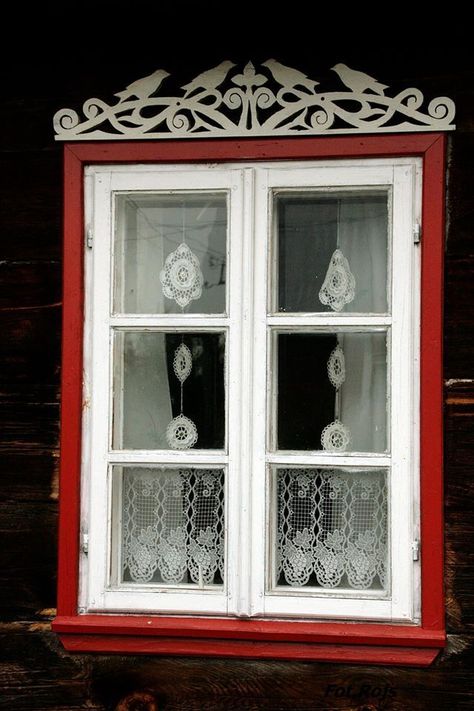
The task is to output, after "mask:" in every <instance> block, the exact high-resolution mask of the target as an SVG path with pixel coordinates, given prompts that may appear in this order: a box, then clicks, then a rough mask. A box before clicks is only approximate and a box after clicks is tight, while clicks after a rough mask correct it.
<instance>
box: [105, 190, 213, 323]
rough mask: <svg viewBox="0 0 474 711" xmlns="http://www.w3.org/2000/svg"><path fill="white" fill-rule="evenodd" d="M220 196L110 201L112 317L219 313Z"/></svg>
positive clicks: (160, 196)
mask: <svg viewBox="0 0 474 711" xmlns="http://www.w3.org/2000/svg"><path fill="white" fill-rule="evenodd" d="M226 203H227V198H226V195H224V194H212V193H210V194H202V193H199V194H191V193H183V194H181V195H169V194H168V195H166V194H151V195H149V194H140V193H138V194H124V195H117V196H116V203H115V208H116V217H115V255H116V258H115V266H114V271H115V300H114V311H115V312H118V313H150V314H151V313H166V314H174V313H181V312H182V311H184V312H186V313H223V312H224V311H225V288H226V287H225V282H226V273H225V270H226V241H227V237H226V235H227V204H226Z"/></svg>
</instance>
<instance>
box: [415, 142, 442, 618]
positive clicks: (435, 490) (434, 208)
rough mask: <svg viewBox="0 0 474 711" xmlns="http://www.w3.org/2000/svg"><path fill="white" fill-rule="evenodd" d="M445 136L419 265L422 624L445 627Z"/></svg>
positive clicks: (429, 177) (437, 148)
mask: <svg viewBox="0 0 474 711" xmlns="http://www.w3.org/2000/svg"><path fill="white" fill-rule="evenodd" d="M444 175H445V136H444V135H441V136H439V137H438V139H437V140H436V141H435V142H434V143H433V144H432V145H431V146H430V148H429V149H428V150H427V151H426V153H425V156H424V176H423V219H422V228H423V236H422V243H421V249H422V267H421V382H420V392H421V432H420V436H421V451H420V454H421V461H420V470H421V501H422V506H421V560H422V568H421V570H422V622H423V626H424V627H427V628H429V629H443V628H444V593H443V548H444V545H443V543H444V541H443V476H442V471H443V467H442V465H443V359H442V345H443V255H444V224H445V214H444V199H445V196H444Z"/></svg>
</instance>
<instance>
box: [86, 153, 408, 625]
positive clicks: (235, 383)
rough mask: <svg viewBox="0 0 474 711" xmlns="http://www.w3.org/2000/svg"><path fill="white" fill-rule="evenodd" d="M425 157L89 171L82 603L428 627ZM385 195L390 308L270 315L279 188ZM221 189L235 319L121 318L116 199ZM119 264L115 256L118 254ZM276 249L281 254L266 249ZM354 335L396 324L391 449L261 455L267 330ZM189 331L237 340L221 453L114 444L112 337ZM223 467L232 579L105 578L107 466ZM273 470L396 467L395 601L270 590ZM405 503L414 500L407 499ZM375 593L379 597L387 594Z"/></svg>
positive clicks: (392, 477) (392, 479)
mask: <svg viewBox="0 0 474 711" xmlns="http://www.w3.org/2000/svg"><path fill="white" fill-rule="evenodd" d="M420 179H421V161H420V160H419V159H415V158H413V159H410V158H400V159H395V160H393V159H375V160H372V159H366V160H364V159H360V160H358V161H357V164H355V163H354V161H349V160H347V161H345V160H343V161H308V162H305V161H297V162H284V163H277V162H275V163H258V164H248V163H245V164H244V163H241V164H239V163H235V164H222V165H217V166H216V165H212V166H206V167H203V166H202V165H172V166H168V165H167V166H157V165H138V166H133V167H130V166H121V165H116V166H100V167H95V166H91V167H89V168H87V169H86V182H85V198H86V227H87V228H90V229H92V231H93V234H94V247H93V249H92V250H86V255H85V262H86V263H85V290H86V306H85V338H84V401H85V403H86V406H85V408H84V417H83V445H82V452H83V478H82V481H83V483H82V513H81V516H82V529H83V530H84V531H87V532H88V534H89V552H88V555H87V556H86V555H83V556H82V558H81V582H80V607H81V610H84V611H85V610H87V611H94V612H99V611H133V612H147V613H156V614H160V613H173V614H176V613H180V612H181V613H183V614H193V613H194V614H197V615H206V614H209V615H236V616H242V617H247V616H269V617H299V618H302V617H307V618H323V619H324V618H334V619H344V618H350V619H366V620H397V621H401V620H403V621H414V622H417V621H419V615H420V612H419V606H420V582H419V565H414V563H413V560H412V546H411V544H412V541H413V540H414V538H416V537H417V532H418V527H419V510H418V509H419V491H418V487H419V483H418V479H419V477H418V469H419V451H418V449H419V445H418V440H419V416H418V413H419V389H418V380H419V326H418V323H419V272H420V268H419V254H418V252H419V250H418V249H417V248H415V247H414V245H413V224H414V221H416V220H419V213H420V206H421V197H420ZM376 186H383V187H386V188H388V189H390V190H391V194H392V207H393V210H392V240H391V244H392V253H391V254H390V260H389V261H390V262H391V264H392V268H393V281H392V284H395V285H396V286H395V288H391V314H363V315H360V316H359V315H358V314H352V313H351V314H340V313H338V314H322V315H314V314H309V315H306V314H298V315H295V316H292V315H288V314H281V315H280V314H270V315H268V314H267V303H268V286H269V282H268V276H269V274H271V269H270V268H269V266H268V265H269V264H270V260H269V255H270V237H271V205H270V204H269V196H271V193H272V191H273V190H276V189H288V190H291V189H295V190H296V189H298V190H300V189H305V188H307V189H321V190H322V191H324V192H326V191H327V190H331V189H332V188H334V189H341V188H348V189H350V188H354V189H357V187H360V188H364V187H376ZM161 190H163V191H170V190H188V191H190V190H206V191H212V190H226V191H228V194H229V196H230V197H229V202H230V209H229V236H228V278H227V304H228V309H229V311H228V315H210V316H202V315H199V314H191V315H187V314H184V315H181V314H175V315H169V316H168V315H156V314H138V315H135V314H134V315H126V314H115V315H111V313H112V312H111V294H112V288H111V287H112V272H111V270H112V259H113V229H114V227H113V220H112V214H111V213H112V210H111V205H112V193H113V192H114V191H126V192H127V191H138V192H140V191H161ZM111 255H112V257H111ZM270 256H271V255H270ZM351 325H352V326H357V327H358V328H359V327H360V330H364V329H367V330H370V329H371V328H374V327H383V328H388V329H389V332H390V344H391V345H390V354H391V369H390V370H391V373H390V376H391V379H392V380H391V425H390V428H391V437H390V439H391V452H390V454H389V455H357V454H349V453H345V454H344V455H342V454H336V455H334V454H329V453H326V452H317V453H307V452H306V453H304V452H303V453H301V452H284V453H278V452H273V453H271V452H267V450H266V439H267V428H268V410H269V408H268V392H267V389H268V382H269V379H268V378H267V370H268V337H267V334H268V329H270V328H276V327H278V326H280V327H285V328H295V329H296V330H298V329H299V328H301V327H305V326H306V327H323V326H334V327H336V326H351ZM182 327H185V328H187V329H188V330H192V329H193V328H197V329H205V330H212V329H216V330H226V331H227V354H228V361H227V364H226V374H225V377H226V392H227V411H226V417H227V423H228V426H227V447H228V450H227V451H215V450H212V451H205V450H188V451H185V452H168V451H160V450H157V451H154V450H136V451H135V450H123V451H119V450H111V449H110V448H109V444H108V443H109V430H110V413H111V391H112V374H111V372H110V358H111V342H110V340H111V339H110V333H111V330H112V329H113V328H131V329H133V328H138V329H140V328H147V329H151V330H153V329H156V330H165V329H167V328H178V329H179V328H182ZM113 463H116V464H152V463H156V464H166V463H169V464H173V463H174V464H176V463H182V464H183V465H185V464H189V466H192V465H194V464H196V465H199V464H201V465H204V464H209V465H221V466H222V467H223V468H225V470H226V485H225V486H226V488H225V496H226V502H225V516H226V531H227V535H226V554H225V555H226V566H227V568H226V570H227V572H226V584H225V586H224V588H223V589H222V590H210V589H206V590H205V591H201V590H196V588H194V589H193V588H191V587H189V588H186V587H185V586H182V587H180V588H179V589H178V588H176V587H174V588H173V587H171V586H159V587H158V586H156V585H151V584H149V585H136V584H133V585H127V584H122V585H120V586H115V587H114V586H112V585H111V582H110V576H109V571H110V569H111V566H112V563H113V562H112V561H111V556H110V550H109V548H110V540H111V511H112V488H111V477H110V475H109V471H110V466H111V464H113ZM270 464H273V465H275V464H282V465H289V466H292V465H297V464H300V465H305V466H308V467H309V466H314V467H319V466H328V465H329V466H330V465H333V466H363V467H367V468H371V467H374V468H381V467H386V468H387V469H388V472H389V473H388V482H389V501H390V506H389V512H390V515H389V522H390V523H389V527H390V530H391V531H392V534H391V535H390V545H391V566H392V574H391V594H390V596H389V597H387V598H386V599H382V597H383V596H382V595H381V594H380V592H379V593H374V592H371V591H357V590H342V589H341V590H340V589H333V590H321V591H320V590H317V591H316V590H315V589H314V588H313V589H304V588H302V589H294V588H291V589H289V590H288V591H286V590H285V591H283V590H282V591H281V592H280V590H278V591H275V590H272V591H270V592H268V591H267V586H266V582H267V580H268V579H269V575H268V573H269V571H268V569H267V565H268V561H269V559H270V558H271V556H270V555H269V550H268V546H269V541H271V539H272V536H271V535H270V532H269V526H270V524H271V521H270V519H271V516H270V512H269V502H270V491H269V489H270V481H269V476H268V466H269V465H270ZM407 502H409V503H407ZM377 598H378V599H377Z"/></svg>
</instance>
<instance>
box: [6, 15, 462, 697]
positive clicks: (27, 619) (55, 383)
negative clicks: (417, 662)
mask: <svg viewBox="0 0 474 711" xmlns="http://www.w3.org/2000/svg"><path fill="white" fill-rule="evenodd" d="M42 12H43V10H42ZM132 14H133V13H132ZM161 19H162V18H161ZM175 19H176V18H175ZM299 19H300V22H299V25H300V27H301V18H299ZM404 23H405V24H406V17H405V18H404ZM70 24H71V23H70V22H69V18H68V25H69V26H70ZM91 24H92V23H90V21H89V25H91ZM247 24H248V23H247ZM443 25H444V23H443ZM160 26H161V25H160ZM141 29H142V30H143V22H142V23H141ZM90 30H91V27H90V26H89V27H88V28H87V32H84V33H83V34H82V35H81V36H80V38H76V44H75V45H74V44H71V36H72V35H69V34H68V37H67V41H66V37H65V38H64V39H63V45H64V47H65V48H66V47H67V49H68V50H69V51H70V56H66V53H65V55H64V56H62V55H57V54H55V56H54V61H52V62H51V66H50V67H49V71H45V72H41V71H40V68H37V67H36V63H37V61H38V58H39V57H40V53H38V54H37V55H36V56H35V57H34V61H32V62H31V63H29V64H28V66H26V65H25V66H20V65H21V62H20V59H21V57H18V66H17V67H16V68H15V66H13V64H14V63H12V61H11V58H9V61H8V66H9V68H10V69H9V72H8V77H6V79H5V82H6V83H5V84H4V87H3V88H4V91H10V94H8V93H6V94H4V101H3V102H2V106H1V107H0V140H1V142H0V181H1V186H0V194H1V195H2V202H1V206H0V212H1V218H2V232H1V243H0V334H1V337H0V456H1V463H0V481H1V486H0V538H1V541H2V543H1V548H0V609H1V613H0V614H1V616H2V619H3V620H4V621H5V622H4V624H3V625H2V626H1V627H0V657H1V659H2V664H1V665H0V709H5V711H7V710H8V711H10V710H11V709H15V710H16V709H18V710H19V711H47V710H48V711H51V710H54V711H76V710H77V711H78V710H79V709H81V710H82V711H83V710H84V709H86V708H87V709H90V710H91V711H113V710H114V709H117V708H118V709H119V710H120V711H126V710H127V708H128V709H130V711H132V710H133V711H138V710H139V709H145V710H146V711H152V706H151V704H153V703H156V706H157V708H158V709H159V711H234V710H235V711H237V710H238V711H330V710H331V709H344V710H345V711H349V710H351V711H355V710H356V709H357V710H358V711H374V710H379V709H380V710H381V709H384V710H388V711H426V709H430V711H445V709H452V710H453V711H470V710H471V709H472V708H474V689H473V685H472V674H473V666H474V629H473V625H474V595H473V590H474V554H473V551H474V530H473V528H474V526H473V520H474V517H473V501H474V496H473V489H472V487H473V484H472V481H473V477H472V473H471V472H472V460H473V453H474V407H473V398H474V384H473V378H474V369H473V362H474V343H473V332H474V331H473V325H474V317H473V308H472V304H473V303H474V298H473V297H474V294H473V288H474V201H473V195H472V185H473V177H474V93H473V87H474V81H473V73H472V67H471V70H470V71H469V67H468V66H467V64H466V63H465V62H464V63H463V62H459V61H457V60H456V59H455V58H453V55H452V54H450V53H448V52H445V51H440V47H441V46H443V47H444V46H445V45H444V39H445V37H446V32H448V31H449V28H445V27H444V26H443V28H442V32H441V33H440V36H439V38H438V40H439V41H433V37H432V36H430V46H431V45H432V50H431V54H430V53H429V52H428V54H427V53H426V51H425V50H426V46H425V47H424V48H423V47H421V46H420V43H419V42H418V41H417V42H415V43H414V45H413V48H412V50H407V51H406V52H404V57H400V53H398V55H397V53H396V52H395V53H390V52H389V51H386V47H387V44H386V43H387V38H386V37H385V34H384V36H383V43H382V36H381V40H380V42H381V45H382V44H383V50H384V51H383V52H381V53H380V56H379V57H378V56H377V52H374V47H373V44H372V43H373V41H374V38H373V37H371V38H370V40H371V41H370V42H369V43H368V44H367V49H366V50H364V49H362V44H363V43H362V44H361V43H360V41H359V37H358V36H356V35H357V33H355V34H354V38H355V39H353V40H352V42H353V45H352V49H351V45H350V38H349V34H350V35H351V37H352V34H353V33H352V28H351V33H349V32H347V33H346V35H347V36H346V39H347V41H348V44H347V46H346V47H345V50H346V52H347V59H346V60H345V61H348V63H349V64H351V62H352V64H353V65H354V66H355V67H357V68H360V69H365V70H366V71H368V72H369V73H370V71H372V72H374V74H377V75H378V78H379V79H381V80H386V81H387V82H388V83H391V82H390V81H388V80H389V79H391V80H393V81H394V83H395V85H396V84H397V82H398V84H399V85H400V87H406V86H419V87H420V88H421V89H422V90H425V91H426V92H427V93H429V95H430V96H437V95H441V94H447V95H449V96H452V98H454V99H455V101H456V103H457V107H458V120H457V124H458V130H457V131H456V132H455V133H454V134H452V135H451V136H450V137H449V151H448V157H449V171H448V203H447V218H448V231H447V241H446V278H445V418H444V421H445V461H446V464H445V493H446V506H445V512H446V528H445V546H446V568H445V570H446V575H445V580H446V592H447V622H448V631H449V633H450V634H449V637H448V647H447V648H446V650H445V651H444V652H443V653H442V654H441V656H440V657H439V658H438V659H437V660H436V662H435V663H434V665H433V666H432V667H431V668H429V669H423V670H417V669H408V668H403V667H402V668H399V667H397V668H395V667H377V668H376V667H369V666H355V665H341V664H333V663H308V662H271V661H263V660H259V661H252V660H245V661H243V660H239V659H233V660H230V659H229V660H224V659H219V658H215V659H210V658H207V659H205V660H202V659H199V658H186V657H174V658H171V657H159V656H156V657H155V656H150V657H148V656H140V657H134V656H130V657H122V656H120V655H110V656H106V655H97V654H96V655H93V654H77V655H75V654H70V653H68V652H66V651H64V649H63V648H62V647H61V645H60V643H59V641H58V638H57V636H56V635H55V634H54V633H52V632H51V631H50V630H49V628H48V624H47V622H45V617H44V613H42V612H41V611H42V610H44V609H45V608H53V607H55V604H56V598H55V570H56V555H57V552H56V528H57V501H56V493H57V481H56V474H57V439H58V412H59V411H58V404H59V367H60V366H59V356H60V352H59V351H60V349H59V343H60V331H61V326H60V315H61V314H60V312H61V307H60V304H59V300H60V299H59V296H58V295H59V286H60V281H61V277H60V267H61V223H62V216H61V212H62V175H61V170H62V169H61V147H60V146H59V145H57V144H55V143H54V140H53V136H52V127H51V118H52V115H53V113H54V111H56V110H57V109H59V108H61V107H62V106H74V107H76V108H80V106H81V105H82V102H83V100H84V99H85V98H88V97H89V96H93V95H98V96H104V98H107V97H110V96H112V95H113V93H114V92H115V91H117V90H119V89H120V88H121V87H122V86H124V85H125V84H126V83H127V82H128V81H132V80H134V79H135V78H136V77H138V76H144V75H145V74H147V73H149V71H152V70H153V69H155V68H156V66H164V67H167V68H168V70H169V71H172V69H173V66H175V68H176V69H177V70H178V71H181V75H182V76H183V78H184V77H186V76H189V66H190V64H191V65H193V67H194V65H195V64H199V63H200V64H199V66H198V67H197V68H196V69H195V70H194V69H193V71H194V73H197V72H198V70H199V71H200V70H204V69H206V68H208V67H209V66H213V64H212V63H213V62H214V64H215V63H217V62H218V61H220V60H221V59H222V57H223V56H224V55H227V53H228V49H229V52H230V49H233V50H234V53H235V57H236V59H235V61H237V59H238V56H239V52H240V53H241V54H243V55H245V56H244V58H248V57H249V56H250V55H252V54H253V53H252V51H250V49H245V51H244V50H243V49H239V47H240V46H241V38H239V42H238V43H237V41H236V42H235V43H234V44H233V45H232V43H230V44H229V41H228V38H227V37H226V38H225V41H224V37H223V36H222V37H220V39H219V38H218V39H217V40H216V42H217V44H214V43H210V44H209V47H208V48H207V49H206V51H204V50H202V51H200V53H199V54H194V55H193V51H194V52H197V49H196V46H194V48H193V46H192V44H191V49H188V54H186V51H185V50H184V49H183V48H182V47H181V48H180V49H183V51H182V52H181V51H180V52H179V58H178V56H177V53H176V52H175V51H174V48H171V46H169V47H168V49H167V50H166V49H163V45H162V44H160V46H159V47H157V45H156V42H155V44H154V47H153V49H154V51H153V56H151V55H150V56H149V57H148V58H147V59H143V60H140V59H139V58H135V59H134V62H135V63H134V66H133V68H131V67H130V58H129V57H127V61H125V60H124V58H122V60H121V64H120V61H119V64H117V62H115V58H116V57H117V51H116V50H117V48H116V47H115V48H114V50H113V52H111V55H110V57H111V58H112V59H113V61H112V59H110V58H109V64H108V65H107V66H106V65H103V64H102V63H101V62H96V61H92V59H91V58H90V56H89V53H87V57H85V56H84V55H85V53H84V52H83V51H82V50H83V49H84V37H87V38H89V31H90ZM71 31H72V30H71ZM154 32H155V34H156V27H154ZM311 33H312V35H313V36H314V28H313V27H311ZM37 34H38V49H39V50H41V51H47V41H46V40H45V37H44V36H41V43H40V35H41V33H37ZM428 34H429V33H428ZM101 39H103V36H101ZM396 39H397V44H396V45H395V43H394V44H393V46H397V47H399V42H400V36H398V37H397V38H396ZM200 41H201V40H200ZM272 41H273V40H272ZM219 43H220V44H219ZM90 44H91V43H90V42H89V46H90ZM211 44H212V46H211ZM356 44H357V49H356V48H355V45H356ZM388 45H390V43H388ZM283 46H285V45H283V44H281V45H280V46H279V47H276V48H275V46H274V44H272V43H270V40H269V36H268V33H266V34H265V38H263V39H262V38H260V37H259V40H258V42H257V41H255V42H254V47H253V49H254V50H255V52H256V53H257V55H258V53H259V52H260V53H262V57H261V58H262V59H266V58H267V56H272V55H273V54H275V53H276V54H277V55H278V57H279V58H280V60H281V61H284V62H286V63H287V64H288V65H292V64H293V65H294V66H300V67H301V68H303V69H304V68H306V71H307V72H308V73H309V74H311V73H312V71H313V69H314V67H316V70H318V65H321V66H322V67H324V68H326V67H330V66H332V64H331V62H332V63H334V62H335V61H339V58H340V53H339V48H338V49H337V52H336V50H333V49H332V48H327V49H326V51H325V53H324V52H323V53H322V54H321V52H320V55H319V59H317V58H315V54H314V53H315V51H316V49H317V48H315V43H314V41H313V42H311V43H310V44H309V45H308V47H307V48H305V47H303V44H302V43H301V47H300V48H299V53H298V51H295V52H293V55H292V54H291V52H290V51H289V50H285V51H286V56H284V54H285V51H280V50H281V48H282V47H283ZM267 49H268V52H267ZM172 50H173V51H172ZM91 51H92V52H93V51H94V50H93V48H92V49H91ZM96 51H98V50H97V48H96ZM206 52H207V54H206ZM364 52H365V54H364ZM414 52H415V53H416V56H415V55H414V54H413V53H414ZM213 53H214V54H213ZM265 53H266V56H264V55H265ZM470 53H471V50H470V48H469V57H470V56H471V54H470ZM73 55H74V56H75V57H76V59H75V60H73V59H72V58H71V57H72V56H73ZM382 55H383V56H382ZM405 55H406V56H405ZM414 56H415V60H416V61H414V59H413V58H414ZM351 57H352V59H351ZM68 62H69V63H68ZM328 62H329V63H328ZM471 62H472V60H471ZM173 63H174V64H173ZM15 72H16V74H15ZM32 78H33V79H34V80H36V85H33V84H34V82H33V83H32ZM40 80H41V81H40ZM41 82H44V88H43V87H41V88H39V86H40V84H41ZM45 92H46V93H45Z"/></svg>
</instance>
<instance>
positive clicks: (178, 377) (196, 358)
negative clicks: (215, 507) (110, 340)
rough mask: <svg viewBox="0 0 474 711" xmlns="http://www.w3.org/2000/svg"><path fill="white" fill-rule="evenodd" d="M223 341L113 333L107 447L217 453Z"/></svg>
mask: <svg viewBox="0 0 474 711" xmlns="http://www.w3.org/2000/svg"><path fill="white" fill-rule="evenodd" d="M224 360H225V335H224V334H223V333H199V332H198V333H188V332H186V333H177V332H173V333H164V332H160V331H148V332H137V331H116V333H115V365H114V375H115V377H114V427H113V446H114V447H115V448H116V449H117V448H124V449H189V448H190V447H195V448H197V449H223V448H224V443H225V414H224V413H225V391H224Z"/></svg>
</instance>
